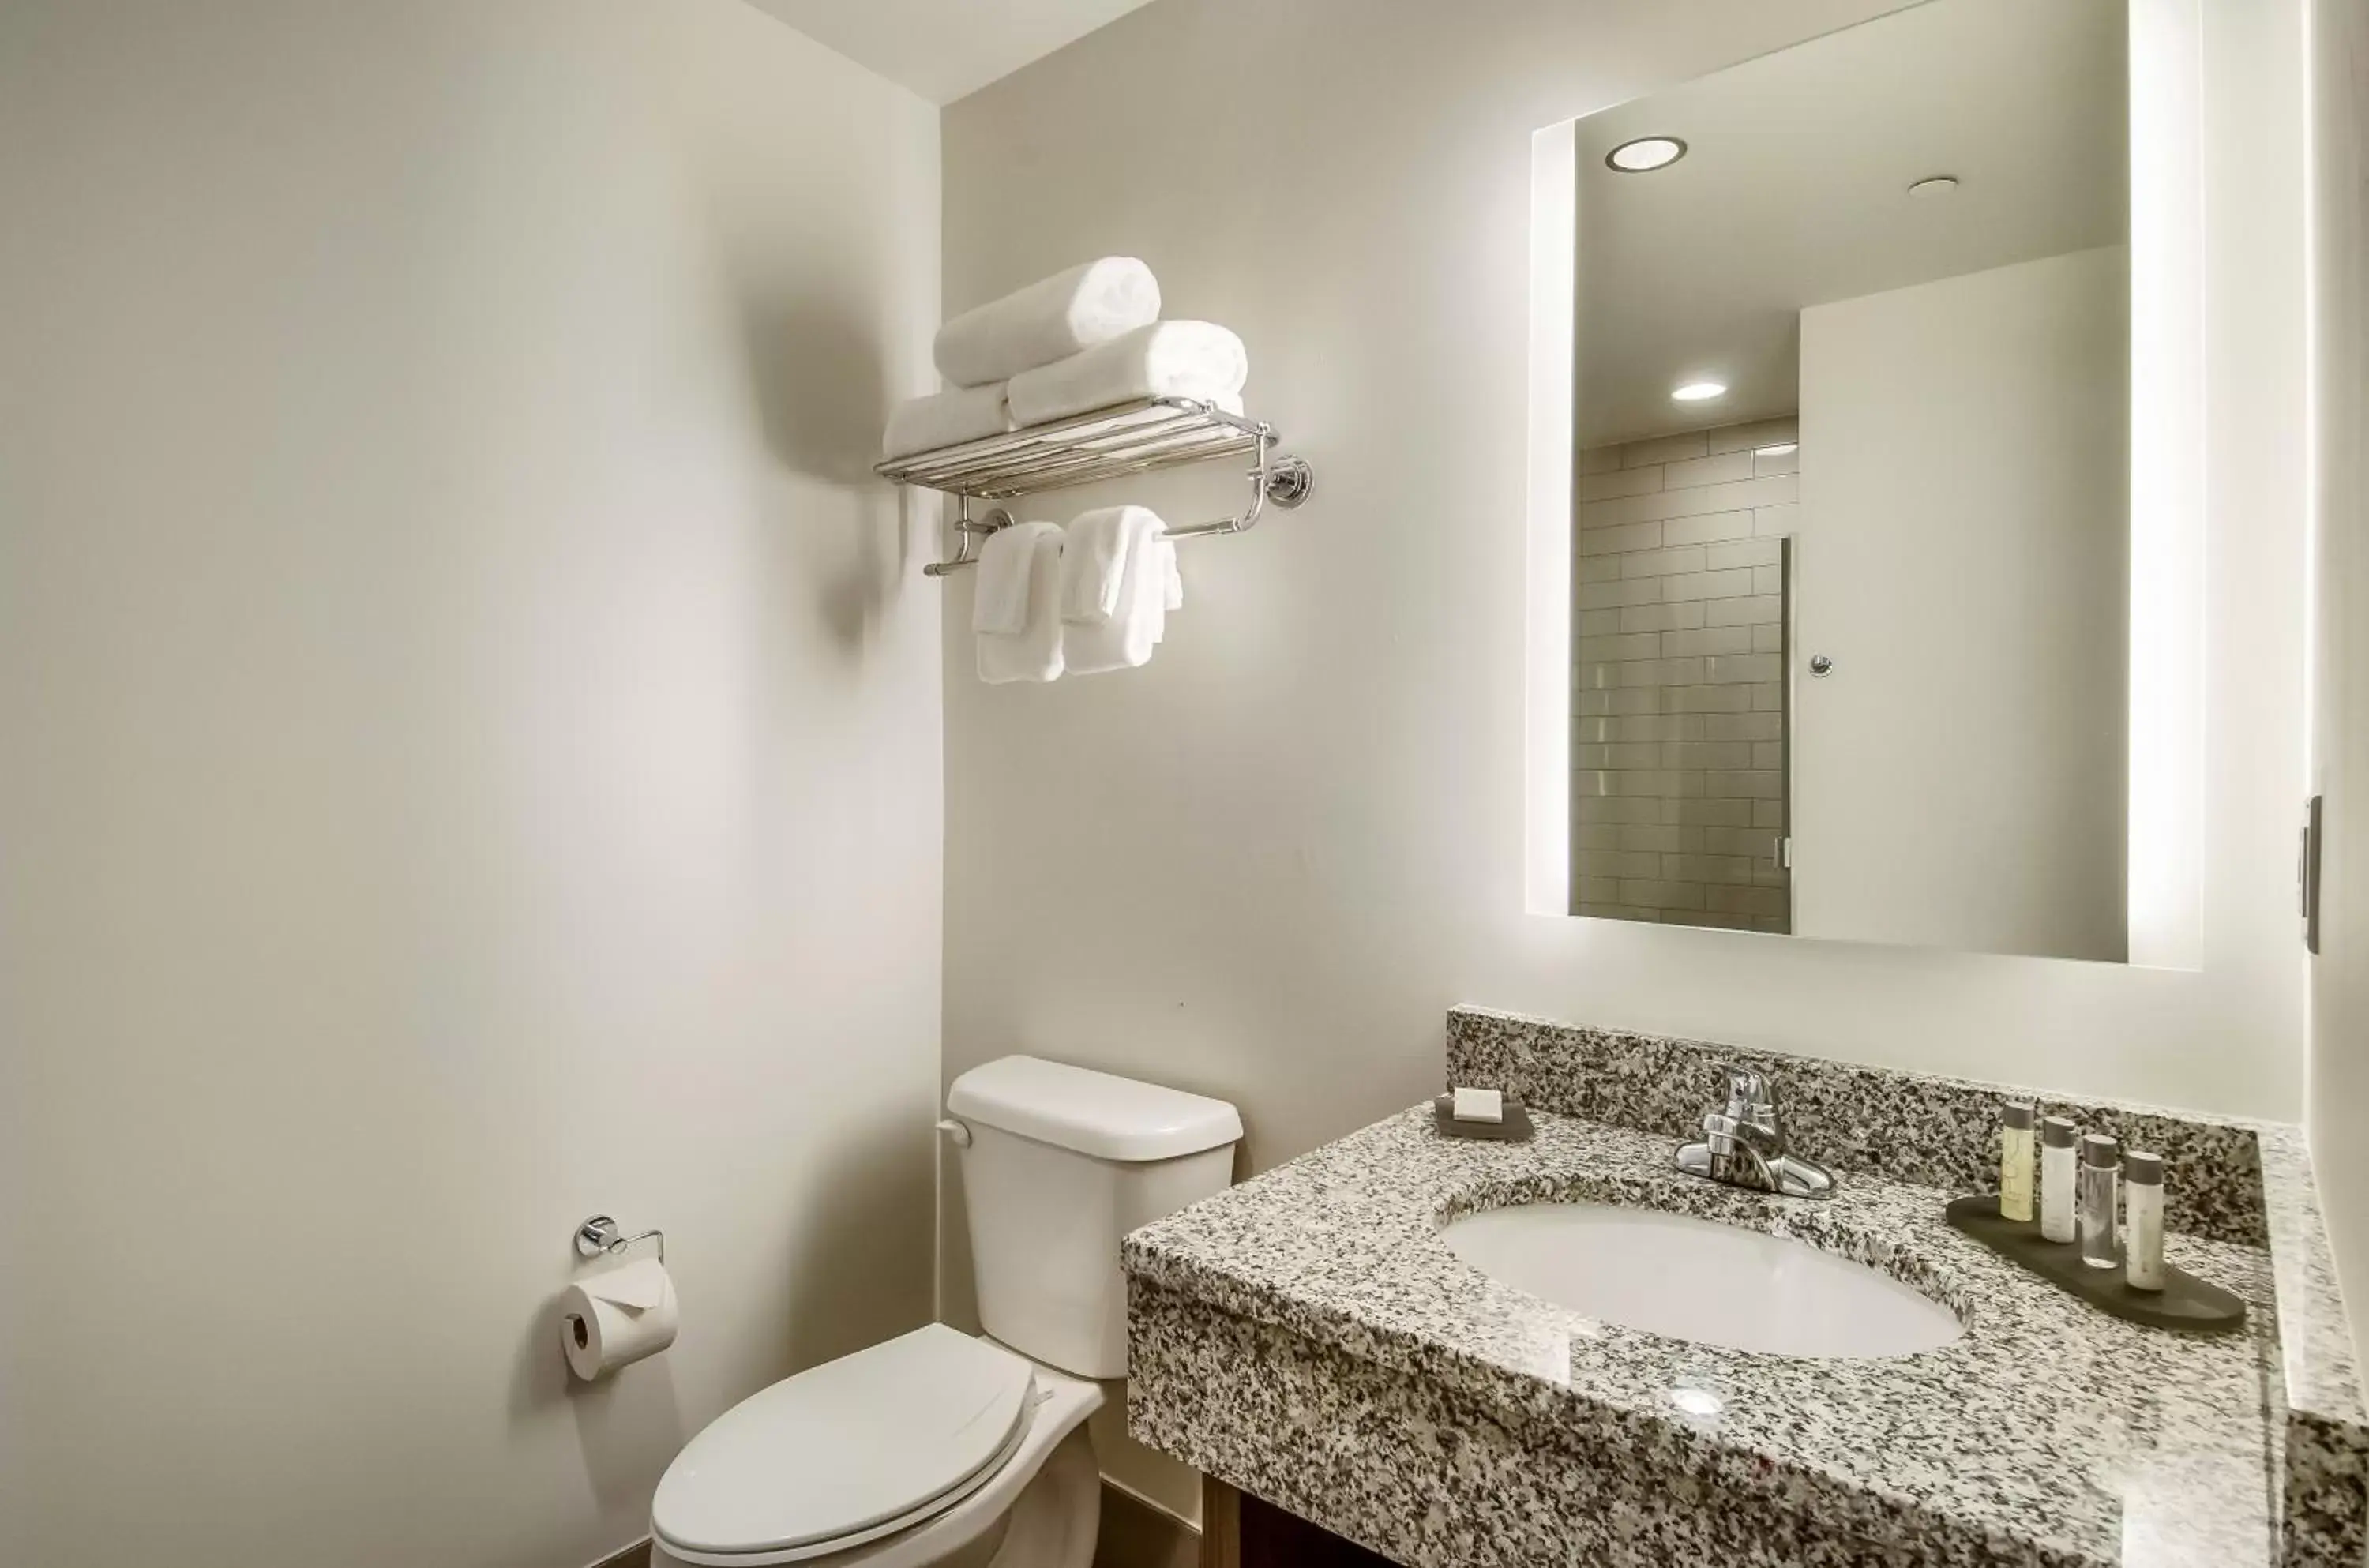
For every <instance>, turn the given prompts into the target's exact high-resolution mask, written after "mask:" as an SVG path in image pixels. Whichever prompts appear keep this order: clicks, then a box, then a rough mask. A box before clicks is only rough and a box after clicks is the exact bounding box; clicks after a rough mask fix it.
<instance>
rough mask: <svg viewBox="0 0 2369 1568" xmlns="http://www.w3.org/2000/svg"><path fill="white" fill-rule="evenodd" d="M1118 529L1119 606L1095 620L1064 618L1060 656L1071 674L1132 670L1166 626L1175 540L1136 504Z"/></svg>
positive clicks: (1145, 661)
mask: <svg viewBox="0 0 2369 1568" xmlns="http://www.w3.org/2000/svg"><path fill="white" fill-rule="evenodd" d="M1127 510H1128V511H1129V512H1130V513H1131V514H1132V515H1131V516H1129V517H1128V518H1127V520H1126V522H1125V524H1124V526H1123V528H1122V529H1121V547H1122V551H1123V566H1122V567H1121V571H1120V581H1119V594H1118V605H1117V608H1116V610H1114V611H1113V612H1112V613H1111V615H1110V617H1109V619H1107V620H1104V621H1103V622H1100V623H1098V624H1086V625H1081V624H1076V623H1074V622H1070V623H1064V624H1063V625H1062V628H1061V631H1062V657H1063V658H1064V659H1065V660H1066V661H1067V665H1068V669H1069V672H1070V674H1072V675H1094V674H1099V673H1100V672H1102V671H1104V670H1136V669H1139V668H1141V667H1142V666H1143V665H1145V664H1148V663H1150V660H1151V650H1152V649H1154V648H1156V647H1159V646H1160V640H1161V638H1162V637H1163V636H1165V635H1167V631H1168V589H1169V582H1170V574H1171V573H1172V571H1173V569H1174V561H1175V556H1176V546H1175V544H1173V542H1172V541H1171V540H1170V539H1169V538H1168V537H1167V536H1166V533H1165V532H1163V529H1162V523H1161V521H1160V519H1159V518H1157V517H1155V516H1154V515H1152V514H1151V513H1150V512H1148V511H1145V510H1144V509H1142V508H1140V507H1130V508H1128V509H1127Z"/></svg>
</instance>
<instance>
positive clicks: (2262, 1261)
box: [1125, 1105, 2284, 1568]
mask: <svg viewBox="0 0 2369 1568" xmlns="http://www.w3.org/2000/svg"><path fill="white" fill-rule="evenodd" d="M1535 1120H1536V1121H1537V1124H1538V1136H1537V1138H1536V1139H1535V1140H1533V1141H1532V1142H1529V1143H1527V1144H1504V1143H1486V1142H1478V1141H1470V1140H1465V1139H1448V1138H1443V1137H1441V1136H1440V1135H1439V1134H1438V1133H1437V1132H1436V1131H1435V1130H1434V1128H1433V1127H1432V1126H1431V1115H1430V1110H1429V1107H1428V1106H1427V1105H1425V1106H1420V1107H1417V1108H1415V1109H1414V1110H1411V1111H1409V1112H1407V1113H1405V1114H1403V1115H1401V1116H1394V1117H1392V1118H1390V1120H1388V1121H1384V1122H1380V1123H1378V1124H1376V1125H1375V1126H1373V1127H1368V1128H1366V1129H1364V1130H1363V1131H1360V1132H1357V1133H1354V1134H1352V1135H1350V1136H1349V1137H1347V1138H1345V1139H1341V1140H1340V1141H1338V1142H1335V1143H1333V1144H1330V1145H1327V1146H1326V1147H1324V1148H1322V1149H1319V1150H1315V1151H1313V1152H1311V1153H1309V1154H1307V1155H1304V1156H1302V1157H1300V1158H1299V1159H1297V1160H1294V1161H1291V1162H1288V1163H1287V1164H1284V1165H1281V1166H1278V1167H1276V1169H1274V1170H1272V1171H1269V1172H1267V1173H1265V1174H1263V1175H1260V1176H1257V1177H1255V1178H1253V1179H1252V1180H1251V1181H1248V1182H1245V1183H1244V1184H1242V1185H1240V1186H1237V1187H1234V1188H1232V1189H1230V1190H1229V1191H1228V1192H1226V1193H1223V1194H1221V1195H1219V1196H1217V1197H1214V1198H1211V1199H1209V1200H1207V1201H1205V1202H1202V1203H1199V1204H1196V1205H1195V1206H1194V1207H1191V1208H1188V1209H1186V1210H1184V1211H1183V1212H1182V1213H1179V1214H1176V1215H1174V1216H1172V1217H1170V1218H1169V1219H1164V1220H1161V1221H1159V1222H1157V1223H1155V1224H1152V1225H1150V1226H1148V1227H1146V1228H1145V1229H1143V1230H1139V1231H1137V1232H1135V1233H1134V1234H1133V1235H1132V1236H1130V1237H1129V1238H1128V1239H1127V1244H1126V1253H1125V1257H1126V1265H1127V1270H1128V1272H1129V1274H1130V1275H1132V1276H1135V1277H1137V1278H1138V1279H1139V1280H1142V1281H1145V1282H1148V1283H1149V1284H1150V1285H1153V1286H1156V1287H1158V1288H1161V1289H1162V1290H1163V1291H1166V1292H1168V1293H1171V1294H1172V1295H1173V1296H1174V1297H1176V1298H1181V1299H1186V1300H1188V1301H1190V1302H1193V1303H1198V1304H1200V1305H1203V1306H1206V1307H1208V1308H1214V1309H1217V1310H1221V1311H1223V1312H1225V1313H1228V1314H1230V1315H1232V1316H1234V1317H1237V1318H1242V1319H1247V1320H1249V1321H1251V1322H1257V1323H1262V1324H1266V1325H1270V1326H1272V1327H1274V1328H1276V1329H1280V1330H1283V1331H1285V1332H1287V1333H1292V1334H1295V1335H1299V1336H1301V1337H1303V1338H1305V1339H1307V1340H1310V1341H1312V1342H1315V1343H1316V1344H1319V1345H1323V1346H1326V1347H1328V1348H1329V1349H1331V1350H1333V1351H1337V1352H1339V1353H1341V1354H1343V1355H1345V1356H1349V1357H1351V1358H1352V1359H1353V1360H1354V1361H1356V1362H1357V1363H1362V1364H1365V1365H1368V1366H1371V1367H1373V1368H1378V1369H1379V1370H1380V1371H1383V1372H1386V1373H1389V1374H1392V1375H1396V1376H1400V1377H1403V1378H1408V1379H1416V1380H1419V1381H1421V1382H1422V1383H1424V1384H1425V1385H1426V1386H1429V1387H1435V1388H1437V1389H1439V1390H1441V1391H1444V1392H1445V1393H1446V1394H1448V1395H1449V1396H1451V1397H1453V1398H1454V1399H1456V1400H1457V1401H1459V1402H1461V1403H1462V1404H1464V1405H1465V1406H1467V1407H1468V1408H1469V1407H1474V1406H1477V1407H1478V1409H1479V1410H1480V1411H1481V1412H1482V1413H1485V1414H1486V1415H1488V1416H1489V1417H1490V1418H1491V1419H1493V1420H1496V1421H1500V1422H1503V1423H1505V1424H1506V1425H1510V1426H1514V1427H1516V1428H1517V1429H1521V1430H1527V1431H1530V1432H1533V1433H1541V1434H1545V1435H1546V1436H1548V1437H1550V1438H1551V1441H1552V1446H1553V1448H1554V1449H1555V1450H1556V1452H1559V1453H1560V1454H1562V1456H1564V1457H1563V1459H1562V1462H1567V1463H1571V1464H1584V1463H1585V1462H1586V1460H1585V1458H1583V1457H1582V1456H1584V1455H1585V1454H1586V1453H1587V1452H1588V1451H1589V1450H1590V1449H1591V1448H1602V1446H1604V1445H1618V1449H1619V1452H1620V1453H1622V1455H1623V1456H1624V1459H1623V1462H1624V1463H1634V1462H1637V1460H1638V1458H1639V1456H1640V1455H1643V1456H1644V1457H1645V1458H1646V1459H1647V1460H1648V1461H1650V1462H1654V1463H1664V1462H1665V1463H1666V1468H1667V1470H1668V1472H1669V1474H1670V1475H1671V1476H1672V1477H1673V1478H1674V1479H1675V1478H1677V1477H1680V1476H1687V1477H1692V1478H1697V1479H1702V1478H1709V1479H1711V1481H1713V1482H1715V1483H1717V1484H1719V1485H1721V1486H1722V1487H1734V1488H1737V1489H1740V1490H1743V1491H1746V1492H1750V1493H1753V1494H1757V1495H1760V1496H1763V1497H1767V1498H1770V1499H1773V1500H1776V1501H1779V1502H1780V1503H1781V1504H1783V1505H1785V1506H1786V1507H1788V1508H1791V1509H1793V1510H1796V1511H1802V1510H1806V1511H1808V1512H1809V1513H1811V1514H1812V1515H1814V1516H1816V1517H1817V1518H1819V1519H1820V1520H1821V1521H1823V1522H1825V1523H1826V1524H1828V1525H1830V1526H1831V1527H1832V1528H1834V1529H1835V1530H1837V1532H1840V1533H1844V1534H1848V1535H1850V1536H1854V1537H1858V1538H1861V1539H1867V1540H1869V1541H1871V1542H1882V1543H1886V1544H1888V1545H1891V1546H1895V1547H1902V1548H1908V1549H1917V1548H1918V1547H1920V1545H1922V1544H1923V1543H1928V1542H1932V1543H1940V1542H1942V1541H1947V1542H1949V1543H1950V1545H1951V1551H1950V1555H1951V1556H1952V1557H1953V1558H1960V1559H1968V1558H1970V1559H1972V1560H1984V1561H1999V1562H2019V1563H2025V1562H2028V1563H2047V1564H2067V1565H2090V1564H2126V1565H2131V1568H2139V1565H2146V1568H2172V1565H2179V1568H2187V1565H2191V1564H2193V1565H2195V1568H2249V1565H2253V1564H2267V1563H2271V1562H2275V1561H2276V1560H2277V1554H2278V1545H2277V1531H2278V1519H2277V1509H2276V1505H2275V1502H2274V1499H2275V1498H2276V1497H2277V1496H2278V1494H2279V1489H2280V1485H2281V1475H2280V1465H2281V1460H2282V1456H2281V1444H2280V1440H2279V1436H2278V1433H2279V1423H2280V1422H2281V1421H2282V1420H2283V1418H2284V1412H2283V1409H2281V1408H2279V1405H2280V1396H2279V1393H2278V1387H2279V1385H2280V1384H2281V1383H2282V1381H2283V1379H2281V1377H2280V1375H2279V1356H2280V1347H2279V1345H2278V1343H2277V1340H2278V1333H2277V1328H2276V1322H2277V1314H2276V1313H2275V1312H2274V1311H2273V1310H2272V1303H2273V1295H2272V1263H2271V1256H2270V1254H2269V1253H2267V1252H2266V1251H2264V1250H2262V1249H2260V1248H2259V1247H2254V1246H2249V1245H2244V1244H2240V1243H2238V1242H2229V1241H2205V1240H2198V1239H2196V1238H2194V1237H2192V1236H2185V1235H2174V1236H2171V1237H2169V1239H2168V1242H2167V1246H2168V1251H2169V1255H2170V1257H2171V1258H2172V1259H2173V1261H2175V1262H2177V1263H2178V1264H2180V1266H2182V1267H2184V1268H2186V1269H2188V1270H2190V1271H2191V1272H2192V1273H2194V1274H2197V1275H2199V1276H2202V1277H2203V1278H2206V1279H2209V1280H2212V1281H2214V1282H2215V1283H2216V1284H2219V1285H2222V1286H2225V1287H2226V1288H2229V1289H2231V1290H2234V1291H2235V1292H2237V1294H2238V1295H2239V1296H2241V1297H2243V1298H2244V1299H2246V1300H2247V1301H2248V1303H2249V1305H2250V1307H2251V1308H2252V1311H2251V1312H2250V1314H2249V1321H2248V1324H2247V1327H2246V1329H2245V1330H2244V1331H2242V1332H2240V1333H2231V1334H2225V1335H2215V1336H2191V1335H2180V1334H2175V1333H2167V1332H2164V1331H2161V1330H2157V1329H2150V1328H2146V1327H2142V1326H2140V1325H2138V1324H2134V1323H2130V1322H2123V1321H2122V1320H2120V1319H2117V1318H2113V1317H2110V1316H2108V1315H2107V1314H2105V1313H2103V1312H2101V1311H2100V1310H2096V1309H2094V1308H2091V1307H2089V1305H2087V1304H2086V1303H2084V1302H2082V1301H2079V1300H2077V1299H2075V1298H2073V1297H2071V1296H2068V1295H2066V1294H2065V1293H2064V1292H2062V1291H2060V1290H2058V1289H2057V1288H2054V1286H2051V1285H2049V1284H2048V1283H2046V1282H2045V1281H2043V1280H2041V1279H2038V1278H2036V1277H2034V1276H2031V1275H2030V1274H2027V1273H2026V1272H2024V1271H2023V1270H2021V1269H2020V1268H2018V1267H2016V1266H2015V1265H2011V1264H2009V1263H2008V1262H2006V1261H2005V1260H2003V1259H2001V1258H1998V1257H1997V1256H1996V1255H1994V1254H1993V1253H1990V1252H1988V1251H1987V1250H1986V1249H1985V1248H1983V1247H1981V1246H1980V1245H1978V1244H1977V1243H1975V1242H1973V1241H1971V1240H1969V1239H1967V1238H1965V1237H1963V1236H1962V1235H1960V1234H1959V1233H1958V1232H1957V1231H1955V1230H1951V1228H1950V1227H1949V1226H1948V1224H1947V1223H1946V1222H1945V1221H1944V1220H1943V1219H1942V1215H1941V1210H1942V1206H1943V1204H1944V1203H1945V1202H1946V1200H1947V1199H1948V1198H1949V1197H1950V1196H1954V1195H1952V1194H1951V1193H1949V1192H1946V1191H1943V1190H1940V1189H1938V1188H1934V1187H1929V1186H1919V1185H1911V1184H1907V1183H1903V1182H1899V1181H1895V1180H1891V1179H1887V1178H1886V1177H1883V1176H1881V1175H1877V1174H1871V1173H1863V1172H1861V1173H1844V1174H1843V1175H1842V1178H1841V1185H1840V1189H1839V1190H1838V1192H1837V1194H1836V1196H1834V1197H1832V1198H1831V1199H1827V1200H1824V1201H1809V1200H1802V1199H1783V1198H1776V1197H1771V1196H1766V1195H1761V1194H1755V1193H1748V1192H1744V1191H1741V1190H1738V1189H1734V1188H1730V1187H1726V1186H1722V1185H1718V1184H1715V1183H1711V1182H1706V1181H1702V1180H1699V1179H1697V1178H1693V1177H1688V1176H1684V1175H1680V1174H1679V1173H1677V1172H1675V1171H1673V1170H1672V1169H1671V1168H1670V1154H1671V1148H1672V1144H1671V1140H1670V1139H1668V1138H1666V1137H1663V1136H1659V1135H1656V1134H1652V1133H1646V1132H1640V1131H1633V1130H1630V1129H1626V1128H1621V1127H1608V1126H1604V1125H1600V1124H1597V1123H1595V1122H1590V1121H1584V1120H1580V1119H1577V1118H1574V1117H1571V1116H1555V1115H1551V1114H1546V1113H1535ZM1812 1152H1815V1151H1814V1150H1812ZM1555 1199H1570V1200H1582V1201H1589V1200H1593V1201H1607V1202H1614V1203H1620V1204H1626V1205H1631V1206H1635V1207H1651V1208H1659V1209H1665V1210H1669V1211H1672V1212H1677V1213H1683V1214H1690V1215H1695V1216H1699V1217H1702V1218H1706V1219H1716V1220H1721V1221H1723V1222H1726V1223H1731V1224H1737V1225H1743V1226H1746V1227H1750V1228H1754V1229H1758V1230H1768V1231H1773V1232H1776V1233H1779V1234H1783V1235H1790V1236H1793V1237H1796V1238H1799V1239H1801V1240H1803V1241H1806V1242H1813V1243H1814V1244H1816V1245H1819V1246H1822V1247H1825V1248H1828V1249H1830V1250H1834V1251H1839V1252H1842V1253H1848V1254H1849V1255H1851V1256H1853V1257H1855V1258H1857V1259H1858V1260H1860V1262H1863V1263H1868V1264H1871V1265H1873V1266H1876V1267H1879V1268H1881V1269H1883V1271H1884V1272H1886V1273H1888V1274H1890V1275H1892V1276H1894V1277H1895V1278H1898V1279H1902V1280H1904V1281H1905V1282H1906V1283H1908V1284H1910V1285H1912V1286H1914V1287H1916V1288H1918V1289H1919V1290H1921V1291H1923V1292H1924V1293H1925V1294H1927V1295H1928V1296H1930V1297H1932V1298H1934V1299H1938V1300H1940V1301H1942V1302H1944V1303H1945V1304H1947V1305H1949V1306H1950V1307H1951V1308H1952V1309H1953V1310H1956V1311H1957V1312H1958V1314H1959V1316H1960V1318H1961V1319H1962V1321H1963V1322H1964V1323H1965V1325H1966V1332H1965V1333H1964V1334H1963V1336H1962V1337H1961V1338H1960V1339H1958V1340H1957V1341H1956V1342H1955V1343H1953V1344H1951V1345H1947V1346H1945V1347H1942V1348H1940V1349H1938V1350H1932V1351H1927V1352H1924V1353H1921V1354H1918V1355H1915V1356H1902V1357H1897V1358H1892V1359H1881V1360H1877V1359H1865V1360H1860V1359H1852V1360H1839V1359H1827V1360H1813V1359H1803V1358H1797V1357H1789V1356H1768V1355H1759V1354H1754V1353H1750V1352H1744V1351H1734V1350H1727V1349H1722V1348H1718V1347H1713V1346H1707V1345H1696V1344H1692V1343H1688V1342H1681V1341H1677V1340H1671V1339H1665V1338H1663V1337H1661V1336H1659V1335H1655V1334H1653V1333H1644V1332H1642V1331H1639V1330H1634V1329H1628V1328H1623V1327H1619V1326H1617V1325H1613V1324H1608V1323H1605V1322H1598V1321H1596V1320H1593V1319H1590V1318H1588V1317H1586V1316H1585V1315H1584V1314H1582V1313H1579V1312H1576V1311H1574V1310H1569V1309H1566V1308H1562V1307H1558V1306H1555V1305H1553V1304H1551V1303H1550V1302H1547V1301H1545V1300H1542V1299H1539V1298H1537V1297H1533V1296H1530V1295H1528V1294H1527V1293H1525V1292H1522V1291H1520V1290H1517V1289H1515V1288H1512V1287H1510V1286H1506V1285H1503V1284H1500V1283H1498V1282H1497V1281H1494V1280H1493V1279H1490V1278H1488V1277H1487V1276H1483V1275H1482V1274H1481V1273H1480V1272H1479V1271H1478V1270H1477V1269H1474V1268H1472V1267H1471V1266H1470V1265H1467V1264H1465V1263H1464V1262H1463V1261H1461V1260H1460V1259H1459V1258H1458V1257H1456V1256H1455V1255H1454V1254H1453V1253H1450V1252H1449V1251H1448V1247H1447V1245H1446V1244H1445V1242H1442V1240H1441V1239H1440V1236H1439V1230H1440V1227H1441V1225H1442V1223H1443V1222H1444V1221H1445V1220H1446V1219H1450V1218H1453V1217H1454V1216H1456V1215H1458V1214H1459V1213H1464V1212H1469V1211H1472V1210H1476V1209H1482V1208H1490V1207H1503V1206H1507V1205H1512V1204H1516V1203H1525V1202H1536V1201H1540V1200H1555ZM1244 1375H1250V1374H1248V1373H1245V1374H1244ZM1680 1391H1685V1392H1686V1394H1687V1397H1686V1400H1685V1402H1684V1405H1683V1407H1682V1405H1681V1404H1680V1403H1679V1402H1677V1401H1675V1400H1674V1398H1673V1396H1674V1394H1676V1393H1678V1392H1680ZM1705 1394H1708V1395H1711V1396H1713V1398H1711V1399H1705V1398H1703V1397H1702V1396H1703V1395H1705ZM1702 1410H1712V1411H1715V1413H1709V1414H1703V1413H1694V1412H1696V1411H1702ZM1551 1462H1556V1453H1554V1452H1551V1453H1547V1454H1545V1455H1543V1457H1542V1459H1541V1463H1551Z"/></svg>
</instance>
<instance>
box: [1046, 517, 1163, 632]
mask: <svg viewBox="0 0 2369 1568" xmlns="http://www.w3.org/2000/svg"><path fill="white" fill-rule="evenodd" d="M1142 518H1149V519H1150V521H1151V531H1152V532H1153V533H1155V534H1157V533H1160V532H1164V531H1165V525H1164V524H1162V522H1161V521H1160V519H1159V517H1158V516H1157V515H1155V514H1154V513H1152V512H1150V511H1148V510H1146V509H1144V508H1142V507H1102V508H1099V509H1095V510H1093V511H1090V512H1081V513H1080V514H1079V515H1078V516H1076V517H1075V518H1072V519H1071V520H1070V531H1069V537H1068V539H1067V541H1066V542H1065V543H1064V544H1062V546H1061V619H1062V620H1064V621H1067V622H1069V623H1070V624H1073V625H1080V626H1099V625H1101V624H1103V623H1104V622H1105V621H1107V620H1109V619H1110V618H1111V617H1112V616H1113V615H1114V614H1116V613H1117V612H1118V606H1119V591H1120V589H1121V586H1122V583H1123V581H1124V578H1125V574H1126V570H1127V537H1128V532H1127V531H1128V530H1129V529H1130V528H1139V523H1138V522H1137V521H1136V520H1138V519H1142Z"/></svg>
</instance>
